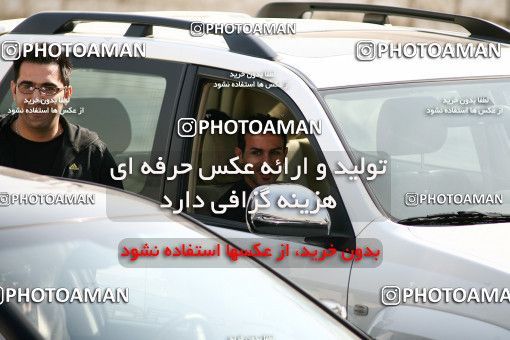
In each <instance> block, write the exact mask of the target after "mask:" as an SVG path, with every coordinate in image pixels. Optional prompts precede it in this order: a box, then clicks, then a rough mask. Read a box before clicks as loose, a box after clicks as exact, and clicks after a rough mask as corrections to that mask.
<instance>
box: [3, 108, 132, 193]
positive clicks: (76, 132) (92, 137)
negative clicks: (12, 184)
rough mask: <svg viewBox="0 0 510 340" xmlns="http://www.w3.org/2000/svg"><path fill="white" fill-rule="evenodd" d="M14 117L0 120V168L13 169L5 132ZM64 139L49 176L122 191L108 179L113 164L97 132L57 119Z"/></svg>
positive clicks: (120, 186)
mask: <svg viewBox="0 0 510 340" xmlns="http://www.w3.org/2000/svg"><path fill="white" fill-rule="evenodd" d="M16 118H17V115H8V116H7V117H5V118H3V119H2V120H0V165H2V166H7V167H11V168H12V167H14V164H13V162H14V154H13V148H12V147H11V143H12V141H11V140H10V139H9V133H7V129H10V126H11V124H12V122H14V120H15V119H16ZM60 123H61V125H62V127H63V129H64V132H63V133H64V136H63V137H64V138H63V143H62V147H61V149H60V152H59V153H58V155H57V157H56V159H55V163H54V164H53V168H52V170H51V171H50V173H48V174H45V175H49V176H56V177H66V178H73V179H79V180H84V181H90V182H95V183H99V184H104V185H109V186H113V187H117V188H121V189H122V188H123V186H122V182H121V181H115V180H113V179H112V177H111V174H110V169H111V168H113V169H114V170H115V173H117V165H116V164H115V160H114V159H113V157H112V155H111V154H110V152H109V151H108V149H107V147H106V145H105V143H103V142H102V141H101V140H100V139H99V136H98V135H97V133H95V132H93V131H90V130H88V129H86V128H84V127H81V126H78V125H74V124H71V123H69V122H68V121H67V120H66V119H65V118H64V117H63V116H60Z"/></svg>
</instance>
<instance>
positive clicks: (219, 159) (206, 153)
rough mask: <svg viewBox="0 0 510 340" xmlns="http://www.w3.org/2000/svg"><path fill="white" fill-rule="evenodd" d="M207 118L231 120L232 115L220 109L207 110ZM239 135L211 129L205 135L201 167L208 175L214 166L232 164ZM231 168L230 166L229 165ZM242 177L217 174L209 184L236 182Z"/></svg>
mask: <svg viewBox="0 0 510 340" xmlns="http://www.w3.org/2000/svg"><path fill="white" fill-rule="evenodd" d="M205 119H207V120H212V121H225V120H230V119H231V118H230V116H229V115H227V114H226V113H225V112H222V111H219V110H214V109H211V110H207V111H206V113H205ZM236 146H237V136H236V135H235V134H234V135H227V134H221V135H220V134H217V133H216V134H214V135H213V134H211V133H210V132H209V131H208V132H207V133H206V134H205V135H204V139H203V146H202V154H201V155H200V167H201V168H202V171H203V173H204V174H206V176H208V175H210V173H211V168H212V166H215V165H227V164H230V162H229V159H230V158H232V157H235V151H234V150H235V147H236ZM229 168H230V167H229ZM239 179H240V175H216V176H214V178H213V179H212V180H211V181H207V183H208V184H211V185H212V184H226V183H234V182H236V181H237V180H239Z"/></svg>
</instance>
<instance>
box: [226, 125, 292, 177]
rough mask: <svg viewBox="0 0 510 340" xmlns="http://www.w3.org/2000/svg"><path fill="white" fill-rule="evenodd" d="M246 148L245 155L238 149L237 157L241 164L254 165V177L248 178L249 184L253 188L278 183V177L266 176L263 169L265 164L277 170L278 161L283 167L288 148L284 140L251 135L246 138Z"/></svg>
mask: <svg viewBox="0 0 510 340" xmlns="http://www.w3.org/2000/svg"><path fill="white" fill-rule="evenodd" d="M244 140H245V143H246V145H245V148H244V153H243V152H242V150H241V149H240V148H236V149H235V152H236V155H237V156H239V161H240V162H241V164H248V163H249V164H253V171H254V174H253V175H248V176H247V178H246V179H247V182H248V184H249V185H250V186H251V187H256V186H259V185H264V184H273V183H275V182H276V179H277V178H278V175H273V174H268V175H264V174H262V172H261V167H262V165H263V164H264V162H266V163H268V164H269V165H270V166H271V167H272V168H273V169H275V170H276V161H277V160H279V161H280V164H282V166H283V162H284V159H285V156H286V155H287V148H286V147H285V145H284V144H283V138H282V136H279V135H272V134H265V135H262V134H261V135H250V134H247V135H245V136H244Z"/></svg>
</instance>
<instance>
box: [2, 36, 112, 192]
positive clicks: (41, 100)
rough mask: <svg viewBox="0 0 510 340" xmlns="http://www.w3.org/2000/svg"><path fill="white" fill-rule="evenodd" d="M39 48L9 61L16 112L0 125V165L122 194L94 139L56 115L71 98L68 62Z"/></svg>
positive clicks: (107, 158)
mask: <svg viewBox="0 0 510 340" xmlns="http://www.w3.org/2000/svg"><path fill="white" fill-rule="evenodd" d="M41 45H43V46H38V47H39V48H34V49H33V52H29V53H27V54H26V55H22V56H21V58H19V59H18V60H16V61H14V79H13V80H12V81H11V93H12V96H13V98H14V101H15V103H16V106H17V107H18V109H17V110H16V111H17V113H16V114H12V115H9V116H7V117H5V118H4V119H2V120H0V165H3V166H8V167H12V168H16V169H21V170H26V171H31V172H35V173H39V174H43V175H50V176H57V177H67V178H74V179H80V180H85V181H91V182H95V183H99V184H104V185H109V186H114V187H118V188H122V182H120V181H116V180H114V179H113V178H112V176H111V170H110V169H112V168H113V169H117V166H116V164H115V161H114V159H113V157H112V155H111V154H110V152H109V151H108V149H107V148H106V145H105V144H104V143H103V142H102V141H101V140H100V139H99V137H98V135H97V134H96V133H95V132H92V131H90V130H88V129H85V128H83V127H80V126H78V125H74V124H71V123H69V122H67V120H66V119H65V118H64V116H62V115H61V112H62V109H63V107H64V105H65V104H66V103H67V102H68V101H69V100H70V98H71V95H72V93H73V89H72V87H71V85H70V76H71V69H72V65H71V63H70V61H69V59H68V58H67V57H66V56H65V55H64V54H60V55H58V54H57V53H49V52H54V51H50V50H48V48H46V44H41ZM43 51H44V52H45V53H44V52H43ZM36 52H37V53H36Z"/></svg>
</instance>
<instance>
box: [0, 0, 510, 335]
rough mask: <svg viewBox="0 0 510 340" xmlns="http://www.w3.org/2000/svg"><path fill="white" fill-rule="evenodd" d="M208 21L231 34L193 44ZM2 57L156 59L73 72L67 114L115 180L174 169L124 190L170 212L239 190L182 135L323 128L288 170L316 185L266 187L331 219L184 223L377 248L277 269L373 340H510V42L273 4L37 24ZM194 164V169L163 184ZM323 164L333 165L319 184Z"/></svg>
mask: <svg viewBox="0 0 510 340" xmlns="http://www.w3.org/2000/svg"><path fill="white" fill-rule="evenodd" d="M315 10H322V11H354V12H361V13H364V15H365V16H364V20H363V21H364V22H363V23H353V22H340V21H333V20H315V19H302V16H303V14H304V13H305V12H310V11H312V12H313V11H315ZM393 15H396V16H407V17H413V18H418V19H427V20H438V21H443V22H449V23H453V24H459V25H461V26H463V27H464V29H465V30H466V31H467V32H466V33H457V32H445V31H437V30H426V29H416V28H409V27H396V26H392V25H390V24H389V21H388V16H393ZM192 22H201V23H200V24H199V26H196V25H197V24H196V23H195V24H194V25H195V26H193V25H192ZM205 23H209V24H215V25H212V27H214V29H215V30H216V33H218V32H220V33H219V34H202V35H201V34H197V32H196V31H191V33H193V34H190V29H192V27H202V28H204V27H206V26H205ZM226 23H229V24H231V25H233V24H234V23H237V24H243V25H252V26H253V25H255V26H256V25H282V24H283V25H287V26H285V27H287V28H289V27H290V31H291V32H290V33H291V34H287V35H282V34H275V35H246V34H242V33H240V34H227V33H224V34H221V29H219V28H218V27H221V24H223V25H225V24H226ZM294 28H295V32H294V31H292V30H293V29H294ZM194 30H196V28H194ZM199 30H200V29H199ZM198 33H207V32H198ZM197 35H201V36H197ZM0 41H1V42H3V43H5V42H11V43H12V42H13V41H14V42H18V43H26V42H41V41H44V42H55V43H77V42H80V43H83V44H94V43H96V44H97V43H107V44H112V43H134V42H138V43H144V44H145V46H146V54H145V57H144V58H122V59H111V58H75V59H73V64H74V66H75V69H74V71H73V74H72V77H71V85H73V88H74V96H73V99H72V101H71V103H70V105H71V106H72V107H75V108H80V107H83V108H84V112H85V113H84V114H82V115H73V114H69V115H68V118H69V120H71V121H73V122H75V123H78V124H80V125H83V126H85V127H88V128H90V129H92V130H94V131H96V132H98V134H99V135H100V136H101V138H102V140H103V141H105V143H106V144H107V145H108V147H109V149H110V150H111V152H112V154H113V156H114V157H115V159H116V161H117V162H118V164H127V160H128V159H130V160H131V162H132V164H134V167H135V168H136V166H137V165H139V164H142V163H143V162H144V161H145V162H147V163H148V164H152V165H154V164H156V163H157V162H158V160H159V161H161V162H163V163H164V168H165V169H166V170H165V171H164V173H162V174H161V173H160V174H159V175H158V174H153V175H144V174H142V173H141V172H139V171H133V172H132V173H130V174H129V176H127V177H126V179H125V180H124V187H125V188H126V190H128V191H131V192H136V193H139V194H141V195H143V196H146V197H148V198H152V199H154V200H157V201H158V202H161V201H162V198H163V197H165V196H166V201H165V202H168V201H171V202H179V200H183V199H184V198H185V197H186V192H189V193H190V195H191V197H196V196H200V197H201V198H202V199H203V200H204V201H207V202H215V201H217V200H218V198H219V197H221V196H222V195H223V194H224V193H225V191H226V190H228V188H229V187H230V185H231V184H232V183H234V182H236V181H237V180H238V179H239V175H236V174H225V175H220V176H216V177H214V179H212V180H206V179H204V177H202V176H200V174H199V172H198V171H197V170H196V169H198V168H205V169H210V168H211V166H213V165H226V164H229V160H230V159H231V158H232V157H233V156H234V152H233V150H234V147H235V146H236V144H235V143H236V139H235V135H225V134H224V135H218V134H212V133H210V132H205V133H203V134H196V135H194V134H190V135H192V136H191V137H186V136H184V134H183V131H181V130H182V128H183V125H182V124H183V122H187V123H189V124H196V126H198V125H200V121H204V120H208V121H209V122H215V121H216V122H218V121H222V120H224V119H234V120H240V119H245V118H247V117H248V116H250V115H252V114H254V113H258V112H266V113H269V114H270V115H271V116H275V117H279V118H281V119H282V120H283V121H284V122H289V121H294V122H298V121H301V120H308V121H315V122H319V121H320V122H321V131H320V132H321V133H320V134H303V133H297V134H294V135H290V136H289V140H288V144H287V147H288V150H289V151H288V155H287V158H288V162H289V168H290V169H291V170H295V169H297V166H298V165H302V164H303V163H304V160H305V158H306V159H307V162H308V164H307V167H308V169H311V170H310V171H309V172H308V173H307V174H306V175H303V176H297V175H296V173H291V174H289V173H287V174H282V175H281V177H280V180H281V181H282V182H287V183H291V184H287V185H286V186H282V185H280V184H274V185H271V186H269V189H271V190H273V189H274V190H273V191H272V192H279V193H284V194H290V193H291V192H298V193H301V194H303V195H309V194H310V192H312V193H313V192H316V191H318V192H319V195H318V196H319V197H320V198H321V199H325V197H331V198H333V199H334V200H335V202H336V207H335V208H334V209H329V211H321V214H317V215H316V218H315V217H310V218H309V219H307V220H306V219H302V218H301V219H299V218H298V217H296V216H294V217H292V216H291V215H287V216H285V215H282V214H281V212H279V211H278V210H271V209H270V211H267V212H265V213H264V215H263V216H262V215H260V214H259V215H257V214H255V215H251V214H249V215H248V221H247V222H248V223H246V224H245V223H237V222H235V221H231V220H227V219H225V218H222V217H221V215H218V214H212V215H211V214H210V213H208V212H205V211H203V210H201V209H197V208H196V207H195V208H194V207H193V206H188V207H184V208H183V210H184V212H186V213H187V214H189V215H190V216H193V217H195V218H196V219H198V220H200V221H202V222H204V223H206V224H207V225H209V226H210V227H211V229H213V230H214V231H215V232H218V233H220V234H222V235H224V236H226V237H229V238H231V239H234V238H249V237H251V238H260V239H261V240H266V241H267V242H270V241H272V242H275V244H276V243H278V242H280V241H281V240H287V241H291V242H293V243H294V244H299V245H307V244H308V245H309V244H312V245H314V246H315V247H317V249H323V248H324V247H329V244H334V247H335V248H336V249H339V250H344V251H347V252H348V250H347V248H350V249H353V247H354V246H356V245H360V244H364V242H365V241H366V240H372V241H374V242H376V244H378V245H379V246H380V248H381V249H380V250H381V251H382V257H381V258H380V259H379V262H378V263H377V265H372V266H366V265H363V264H362V263H363V262H362V261H360V262H357V261H352V262H350V264H349V265H348V266H339V265H337V264H334V263H332V264H330V265H329V266H322V267H319V266H314V265H308V266H304V265H295V266H288V267H287V268H278V270H279V271H280V272H281V273H283V274H284V275H286V277H288V278H290V279H291V280H293V281H294V282H297V283H298V284H299V285H300V286H301V287H303V288H304V289H306V290H307V291H308V292H310V293H311V294H312V295H314V296H315V297H316V298H318V299H320V300H321V301H323V302H324V303H325V304H326V305H328V306H329V307H331V308H332V309H334V310H335V311H337V312H338V313H339V314H340V315H342V316H344V317H346V318H347V319H348V320H350V321H351V322H352V323H354V324H355V325H357V326H358V327H360V328H361V329H362V330H364V331H366V332H367V333H368V334H370V335H372V336H374V337H376V338H378V337H380V338H384V339H389V338H392V339H401V338H434V339H440V338H443V339H449V338H452V337H458V338H504V337H508V336H510V332H509V330H510V320H509V318H508V315H510V304H509V299H510V297H508V293H509V292H508V289H509V288H510V287H508V284H509V282H510V264H509V263H510V252H509V251H508V250H507V247H506V242H507V240H508V239H510V230H507V228H510V202H509V200H510V179H509V176H508V171H507V170H506V169H508V168H510V120H509V118H508V116H509V115H510V110H509V107H510V49H509V47H508V44H509V43H510V31H509V30H508V29H506V28H503V27H500V26H497V25H495V24H493V23H490V22H487V21H484V20H481V19H477V18H472V17H464V16H458V15H450V14H444V13H434V12H427V11H419V10H413V9H402V8H392V7H385V6H374V5H354V4H334V3H327V4H320V3H315V4H314V3H310V4H309V3H275V4H269V5H267V6H265V7H264V8H262V10H261V11H260V12H259V17H256V18H254V17H251V16H248V15H245V14H238V13H226V12H225V13H223V12H222V13H207V12H157V13H154V12H152V13H78V12H47V13H39V14H36V15H34V16H32V17H29V18H27V19H26V20H24V21H22V22H21V23H20V24H19V25H18V26H17V27H15V28H14V29H13V30H12V31H10V32H9V33H7V34H5V35H3V36H2V37H1V39H0ZM479 45H482V47H479ZM447 46H448V47H447ZM459 46H460V47H459ZM466 46H471V47H466ZM470 48H471V49H470ZM452 49H453V50H452ZM413 51H414V52H413ZM418 52H419V53H418ZM438 52H439V54H438ZM420 53H422V54H423V53H424V54H425V55H421V54H420ZM491 53H492V54H491ZM438 56H441V57H438ZM459 56H460V57H459ZM10 67H11V63H10V62H7V61H5V62H3V61H2V62H0V78H3V80H2V83H1V86H0V112H1V113H7V112H8V110H9V109H10V108H12V98H10V94H9V91H8V85H9V80H10V78H11V77H12V71H10ZM192 119H194V120H195V123H191V120H192ZM189 126H191V125H189ZM158 157H161V159H158ZM379 161H380V162H379ZM384 161H387V163H384ZM183 163H187V164H191V166H192V169H193V170H192V171H190V172H183V174H182V175H179V176H177V177H175V178H174V179H172V180H167V177H170V178H172V174H174V172H175V169H182V168H181V164H183ZM339 163H340V165H341V166H340V165H339ZM367 163H370V164H375V165H374V166H378V168H377V170H376V169H375V168H369V167H368V166H366V164H367ZM320 164H326V165H327V166H326V167H325V168H321V169H323V170H322V171H319V165H320ZM381 164H384V165H386V170H385V171H383V170H381V169H382V168H381ZM355 166H356V167H355ZM360 167H361V170H360ZM158 169H159V168H158ZM369 169H372V171H370V170H369ZM366 172H368V173H370V175H371V176H368V174H367V173H366ZM341 173H343V174H344V175H342V174H341ZM346 174H347V175H346ZM349 174H351V176H348V175H349ZM291 177H292V178H297V177H299V178H298V179H297V180H296V181H292V180H291ZM307 190H311V191H307ZM272 198H274V197H272ZM315 198H317V197H315ZM248 203H249V204H251V205H253V204H254V199H253V197H252V199H251V200H250V202H248ZM473 294H478V295H477V296H478V298H477V299H475V297H473V296H472V295H473ZM468 297H470V298H469V299H468ZM482 300H483V301H482ZM477 302H478V303H477Z"/></svg>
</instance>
